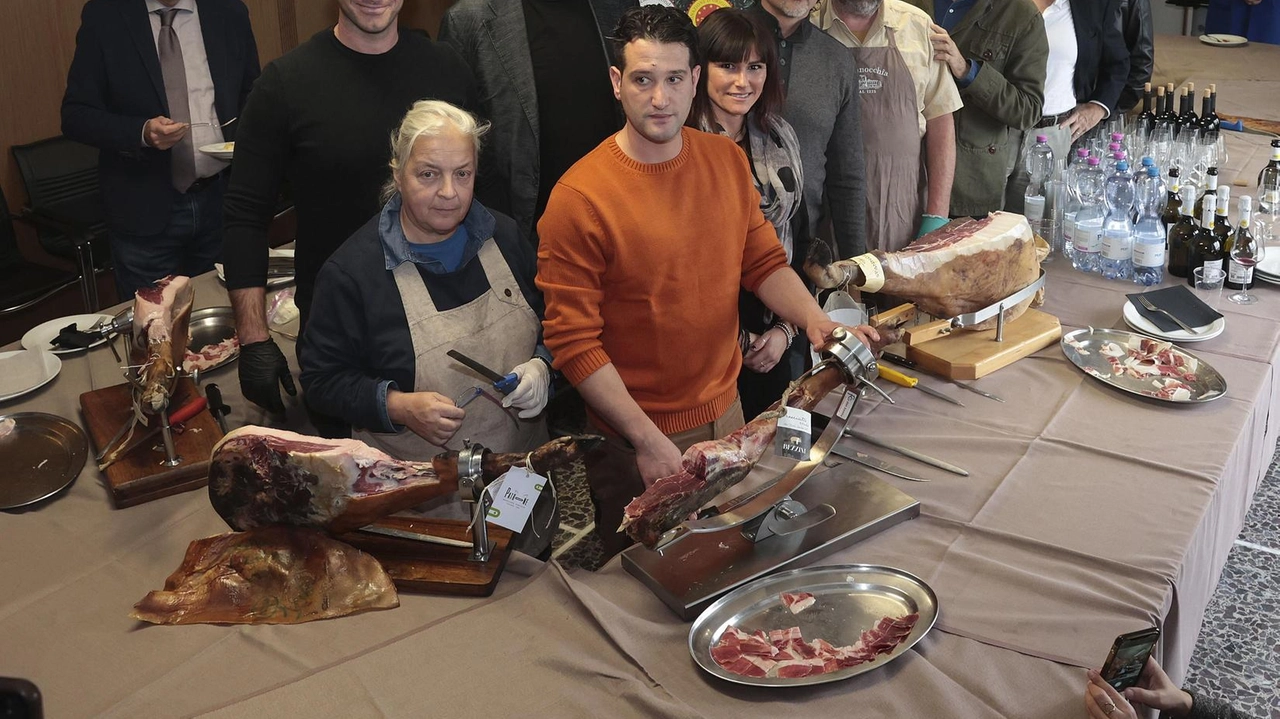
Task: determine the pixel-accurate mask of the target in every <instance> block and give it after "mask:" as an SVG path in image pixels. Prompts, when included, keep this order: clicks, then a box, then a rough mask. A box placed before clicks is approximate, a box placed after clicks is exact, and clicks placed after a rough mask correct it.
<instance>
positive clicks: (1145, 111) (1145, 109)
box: [1138, 82, 1156, 136]
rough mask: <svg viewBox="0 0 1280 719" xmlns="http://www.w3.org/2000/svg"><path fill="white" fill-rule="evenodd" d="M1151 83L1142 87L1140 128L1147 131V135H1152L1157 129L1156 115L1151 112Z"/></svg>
mask: <svg viewBox="0 0 1280 719" xmlns="http://www.w3.org/2000/svg"><path fill="white" fill-rule="evenodd" d="M1152 99H1153V98H1152V97H1151V83H1149V82H1148V83H1146V84H1145V85H1143V86H1142V112H1141V114H1139V115H1138V127H1140V128H1142V129H1143V130H1145V131H1146V133H1147V135H1148V136H1150V135H1151V131H1152V130H1154V129H1156V114H1155V113H1154V112H1152V111H1151V102H1152Z"/></svg>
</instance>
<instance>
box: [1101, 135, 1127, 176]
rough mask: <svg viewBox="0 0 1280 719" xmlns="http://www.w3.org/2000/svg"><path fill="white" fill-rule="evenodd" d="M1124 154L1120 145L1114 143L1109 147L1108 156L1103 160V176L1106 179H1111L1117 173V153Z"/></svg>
mask: <svg viewBox="0 0 1280 719" xmlns="http://www.w3.org/2000/svg"><path fill="white" fill-rule="evenodd" d="M1117 152H1124V150H1122V149H1120V143H1118V142H1113V143H1111V144H1110V145H1107V154H1106V155H1104V156H1103V158H1102V174H1103V176H1104V177H1110V176H1111V175H1112V173H1114V172H1115V171H1116V153H1117Z"/></svg>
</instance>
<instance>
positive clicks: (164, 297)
mask: <svg viewBox="0 0 1280 719" xmlns="http://www.w3.org/2000/svg"><path fill="white" fill-rule="evenodd" d="M194 299H195V291H194V290H193V289H192V288H191V279H190V278H188V277H181V276H172V275H171V276H169V277H165V278H164V279H161V280H157V281H156V283H155V284H154V285H152V286H151V287H143V288H142V289H140V290H138V293H137V294H136V295H135V296H134V298H133V356H132V357H131V358H130V362H131V364H132V365H133V366H135V367H140V369H139V370H138V379H139V381H141V383H142V408H143V411H146V412H151V413H155V412H159V411H160V410H162V409H164V408H165V407H166V406H167V405H168V403H169V392H170V391H172V389H173V380H174V377H175V376H176V375H177V371H178V368H180V367H181V366H182V360H183V358H185V357H186V354H187V344H188V343H189V341H190V337H189V334H190V328H189V325H190V322H191V303H192V300H194Z"/></svg>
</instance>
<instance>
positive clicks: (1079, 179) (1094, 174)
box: [1071, 157, 1104, 272]
mask: <svg viewBox="0 0 1280 719" xmlns="http://www.w3.org/2000/svg"><path fill="white" fill-rule="evenodd" d="M1100 164H1101V161H1100V160H1099V159H1098V158H1096V157H1090V158H1089V160H1088V166H1087V167H1085V169H1083V170H1081V171H1080V174H1079V175H1077V176H1076V195H1077V196H1078V197H1079V198H1080V209H1079V210H1077V211H1076V214H1075V228H1074V230H1073V231H1072V233H1071V244H1072V254H1071V266H1072V267H1074V268H1076V269H1077V270H1080V271H1081V272H1097V271H1098V253H1099V252H1101V250H1102V217H1103V210H1104V208H1103V204H1102V183H1103V174H1102V170H1101V168H1100V167H1099V165H1100Z"/></svg>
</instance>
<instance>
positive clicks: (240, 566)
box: [131, 527, 400, 624]
mask: <svg viewBox="0 0 1280 719" xmlns="http://www.w3.org/2000/svg"><path fill="white" fill-rule="evenodd" d="M398 606H400V599H399V597H398V596H397V595H396V588H395V585H394V584H392V582H391V578H390V577H388V576H387V573H386V572H385V571H383V569H382V565H381V564H378V562H377V560H375V559H374V558H373V557H371V556H369V555H368V554H365V553H364V552H361V551H360V550H358V549H356V548H355V547H351V546H349V545H346V544H343V543H342V542H339V541H337V540H336V539H332V538H330V537H328V536H327V535H325V533H324V532H321V531H319V530H314V529H303V528H299V527H262V528H260V529H253V530H250V531H248V532H228V533H227V534H220V535H218V536H216V537H207V538H205V539H197V540H196V541H194V542H192V543H191V544H190V546H188V547H187V554H186V556H185V557H183V559H182V566H180V567H178V569H177V570H176V571H175V572H174V573H173V574H171V575H169V578H168V579H166V580H165V583H164V589H161V590H156V591H153V592H150V593H148V594H147V596H145V597H143V598H142V601H140V602H138V603H137V604H135V605H134V607H133V612H132V614H131V616H132V617H133V618H134V619H138V620H141V621H144V622H151V623H152V624H297V623H300V622H309V621H313V620H316V619H331V618H333V617H342V616H346V615H348V614H357V613H359V612H367V611H370V610H373V609H393V608H395V607H398Z"/></svg>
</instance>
